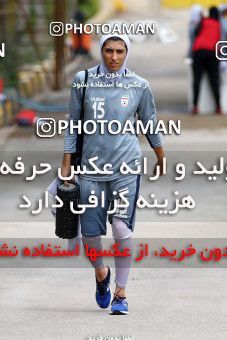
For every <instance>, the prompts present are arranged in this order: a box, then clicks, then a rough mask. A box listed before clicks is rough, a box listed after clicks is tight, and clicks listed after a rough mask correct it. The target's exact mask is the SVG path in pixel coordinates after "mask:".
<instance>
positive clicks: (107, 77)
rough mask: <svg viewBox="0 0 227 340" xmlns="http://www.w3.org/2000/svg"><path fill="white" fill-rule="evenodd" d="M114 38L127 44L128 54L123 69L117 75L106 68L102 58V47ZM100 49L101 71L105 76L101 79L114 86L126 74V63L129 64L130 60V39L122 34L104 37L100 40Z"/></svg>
mask: <svg viewBox="0 0 227 340" xmlns="http://www.w3.org/2000/svg"><path fill="white" fill-rule="evenodd" d="M112 37H118V38H121V39H122V40H123V41H124V42H125V44H126V46H127V54H126V57H125V60H124V63H123V65H122V67H121V68H120V69H119V70H118V71H117V72H116V73H115V72H111V71H110V70H109V69H108V68H107V67H106V64H105V63H104V60H103V56H102V47H103V44H104V42H105V41H106V40H107V39H109V38H112ZM99 49H100V55H101V64H100V68H99V71H100V73H101V74H103V76H102V77H101V78H102V80H103V81H105V82H108V83H112V84H114V83H115V82H116V81H117V80H118V79H120V78H121V76H122V75H123V74H124V71H125V69H126V63H127V59H128V55H129V50H130V41H129V38H128V37H127V35H120V34H108V35H103V36H102V38H101V39H100V42H99ZM110 75H111V76H110Z"/></svg>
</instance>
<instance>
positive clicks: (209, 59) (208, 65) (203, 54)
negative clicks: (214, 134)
mask: <svg viewBox="0 0 227 340" xmlns="http://www.w3.org/2000/svg"><path fill="white" fill-rule="evenodd" d="M219 40H221V25H220V21H219V13H218V9H217V7H211V8H210V10H209V17H208V18H203V19H202V20H201V22H200V24H199V25H198V28H197V30H196V38H195V40H194V44H193V47H192V51H193V63H192V70H193V78H194V79H193V93H194V98H193V104H194V107H193V109H192V114H197V113H198V112H199V110H198V99H199V91H200V83H201V78H202V75H203V73H204V71H206V72H207V74H208V77H209V81H210V85H211V89H212V92H213V95H214V99H215V104H216V113H217V114H222V111H221V107H220V93H219V92H220V91H219V61H218V59H217V58H216V53H215V49H216V44H217V42H218V41H219Z"/></svg>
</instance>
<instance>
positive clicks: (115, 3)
mask: <svg viewBox="0 0 227 340" xmlns="http://www.w3.org/2000/svg"><path fill="white" fill-rule="evenodd" d="M195 4H197V5H201V6H202V7H203V13H204V16H206V15H207V13H208V8H209V6H211V5H216V6H218V7H219V8H220V10H221V8H222V7H220V6H223V5H226V1H219V0H211V1H210V0H203V1H192V0H139V1H136V0H108V1H107V0H77V1H75V0H55V1H52V0H0V47H1V46H2V45H1V44H2V43H4V44H5V56H1V55H0V162H2V161H6V162H7V163H8V164H9V165H10V166H12V168H14V165H15V162H16V161H17V157H18V156H21V157H22V161H23V162H24V164H25V168H26V171H25V172H26V174H24V175H23V176H20V175H7V176H1V177H0V213H1V214H0V215H1V218H0V236H1V238H6V239H7V238H23V239H26V238H33V239H34V240H35V239H39V238H53V237H55V234H54V231H55V225H54V218H53V216H52V215H51V214H50V212H49V211H48V210H47V209H46V210H44V211H43V212H42V214H40V215H37V216H34V215H31V211H28V210H23V209H19V208H18V205H19V203H24V202H23V201H22V200H21V197H22V195H23V194H26V195H27V196H28V197H30V198H31V199H32V200H33V202H34V205H35V204H36V203H37V200H38V199H39V198H40V197H41V196H42V195H43V192H44V190H46V188H47V187H48V185H49V184H50V183H51V181H52V180H53V179H54V178H55V177H56V169H57V168H58V167H60V166H61V161H62V157H63V144H64V140H63V135H57V134H56V135H54V136H53V137H52V138H38V136H37V135H36V130H35V123H36V121H37V119H38V118H39V117H41V118H53V119H54V120H55V121H57V120H59V119H65V114H66V113H67V110H68V101H69V95H70V88H71V85H72V80H73V78H74V75H75V74H76V73H77V72H78V71H79V70H84V69H86V68H88V67H92V66H94V65H97V64H98V63H99V61H100V55H99V48H98V41H99V39H100V36H96V35H93V36H86V35H84V36H81V35H75V34H72V33H68V34H63V35H61V36H57V37H56V36H52V35H50V33H49V26H50V23H51V22H53V21H54V22H63V23H66V22H67V23H73V22H77V23H83V24H84V23H99V24H100V23H101V24H102V23H110V24H113V23H115V22H117V23H133V22H137V23H139V22H141V23H142V22H144V23H145V22H149V23H155V24H156V32H155V34H154V35H152V36H148V37H147V36H143V35H137V36H133V35H132V36H130V39H131V51H130V56H129V60H128V68H129V69H130V70H131V71H135V72H136V73H137V74H139V75H140V76H142V77H144V78H146V79H147V80H148V81H149V82H150V84H151V87H152V90H153V93H154V98H155V103H156V107H157V114H158V118H160V119H163V121H164V122H165V123H167V122H168V120H170V119H172V120H174V121H176V120H180V121H181V134H180V135H174V134H173V135H167V136H164V141H165V150H166V154H167V160H170V162H169V165H170V172H169V173H168V176H165V177H163V178H160V179H159V180H158V181H157V183H152V182H150V181H148V180H147V179H146V178H144V179H143V181H142V185H141V194H142V195H148V194H150V193H151V191H152V190H153V192H155V194H156V195H157V196H156V197H158V198H159V199H160V200H161V199H162V198H163V199H164V198H165V197H172V196H173V195H172V192H173V190H178V191H179V192H180V193H181V194H190V193H191V194H192V196H194V197H195V198H196V202H197V204H198V205H197V207H196V209H194V210H193V211H190V212H188V211H187V212H184V213H182V212H180V213H179V215H176V216H175V217H174V216H173V217H170V216H168V217H167V216H163V215H162V216H161V215H157V214H155V215H154V214H151V212H150V211H142V210H141V211H138V212H137V213H138V215H137V216H138V218H137V223H136V228H135V234H134V236H135V237H136V238H145V239H152V238H161V239H166V238H168V237H169V238H176V239H177V238H189V239H191V238H202V239H203V240H205V239H206V238H214V239H215V238H218V237H219V238H222V239H224V238H227V229H226V183H227V181H226V180H225V179H224V178H223V176H219V177H218V179H217V181H213V182H212V181H208V180H207V178H205V177H204V178H202V179H197V178H195V176H194V178H191V177H190V176H188V177H186V180H185V181H183V182H182V185H181V183H176V181H174V180H173V178H174V171H173V169H174V166H175V165H176V163H177V162H182V161H184V163H185V164H187V166H188V167H187V169H189V170H192V168H193V166H194V165H195V164H196V161H199V160H201V159H203V160H204V164H207V165H208V166H209V167H212V166H213V165H214V164H219V163H217V162H218V159H219V157H220V156H223V157H225V166H226V162H227V157H226V152H227V115H226V113H227V102H226V101H227V72H226V62H225V61H223V62H221V63H220V64H221V65H222V67H221V68H220V75H221V84H220V91H221V104H222V108H223V113H224V114H223V115H217V114H214V113H215V112H214V111H215V104H214V100H213V96H212V93H211V90H210V87H209V84H208V81H207V78H206V77H203V79H202V84H201V85H202V86H201V93H200V100H199V106H200V113H199V114H198V115H192V114H191V109H192V70H191V66H192V60H191V58H190V56H189V48H190V39H189V29H190V21H191V9H192V6H193V5H195ZM225 20H227V19H226V16H225V15H224V16H223V22H224V21H225ZM225 40H226V39H225ZM140 138H141V148H142V151H143V154H144V156H147V157H148V158H150V162H151V163H150V164H151V166H150V170H151V172H152V170H153V164H154V162H155V159H154V157H153V156H152V155H151V149H150V147H149V145H148V143H147V142H146V140H145V139H144V138H143V136H141V137H140ZM152 157H153V158H152ZM40 162H48V163H50V164H51V165H52V172H51V173H48V174H44V175H42V176H40V177H39V178H36V179H35V180H33V181H25V175H26V176H29V175H31V168H32V165H34V164H36V165H38V164H40ZM187 175H188V173H187ZM107 235H108V236H110V237H111V230H110V228H108V234H107ZM64 241H65V245H66V247H67V240H64ZM3 260H4V259H3ZM88 282H92V284H93V283H94V277H93V273H92V272H91V270H89V269H87V268H86V269H78V268H76V269H72V268H65V269H56V268H47V269H45V268H39V269H37V268H19V269H18V268H9V269H7V268H6V269H4V268H1V287H0V290H1V294H0V303H1V311H2V315H3V316H4V320H3V322H2V323H1V321H0V337H1V336H2V339H6V338H7V339H8V338H9V335H10V336H11V337H12V339H30V338H31V334H33V336H34V337H35V338H37V339H53V338H59V339H64V338H66V336H67V337H68V336H70V337H71V338H73V339H85V337H86V338H88V336H89V335H90V336H92V335H95V334H96V335H100V336H105V335H106V336H107V335H109V336H111V335H112V336H114V335H119V334H128V335H132V336H134V337H135V338H134V339H145V340H146V339H149V340H150V339H151V338H152V339H158V340H160V339H208V338H210V339H211V338H212V339H213V338H217V339H225V338H227V329H226V303H224V301H226V298H224V296H226V284H225V282H226V270H225V269H217V270H215V269H214V270H212V269H211V270H208V269H207V270H204V271H203V270H201V269H194V270H193V269H192V270H190V269H188V270H187V271H186V270H183V269H179V270H178V269H171V268H165V269H162V270H159V268H155V269H151V268H149V269H148V270H145V269H135V268H134V269H133V270H132V272H131V274H130V280H129V286H128V287H129V290H128V297H129V299H130V308H132V311H133V313H132V315H131V316H130V318H128V319H127V320H124V322H121V323H119V320H118V319H114V320H113V319H110V317H109V315H108V314H101V311H99V312H100V313H99V312H98V317H97V311H96V306H95V302H94V301H93V300H92V302H91V295H92V294H93V291H92V290H89V292H88V290H87V289H88ZM138 287H139V292H138ZM50 288H51V289H50ZM93 288H94V287H93V286H92V289H93ZM135 292H136V296H138V297H139V300H140V301H139V304H138V299H137V298H135ZM92 298H93V295H92ZM12 307H13V308H12ZM63 315H64V316H63ZM107 315H108V317H106V316H107ZM12 325H13V326H12ZM88 325H89V327H90V329H91V330H92V331H90V329H89V327H88ZM116 333H117V334H116Z"/></svg>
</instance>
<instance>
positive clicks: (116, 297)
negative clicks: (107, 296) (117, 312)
mask: <svg viewBox="0 0 227 340" xmlns="http://www.w3.org/2000/svg"><path fill="white" fill-rule="evenodd" d="M125 299H126V297H123V296H120V295H117V294H114V298H113V301H112V302H114V301H118V300H125Z"/></svg>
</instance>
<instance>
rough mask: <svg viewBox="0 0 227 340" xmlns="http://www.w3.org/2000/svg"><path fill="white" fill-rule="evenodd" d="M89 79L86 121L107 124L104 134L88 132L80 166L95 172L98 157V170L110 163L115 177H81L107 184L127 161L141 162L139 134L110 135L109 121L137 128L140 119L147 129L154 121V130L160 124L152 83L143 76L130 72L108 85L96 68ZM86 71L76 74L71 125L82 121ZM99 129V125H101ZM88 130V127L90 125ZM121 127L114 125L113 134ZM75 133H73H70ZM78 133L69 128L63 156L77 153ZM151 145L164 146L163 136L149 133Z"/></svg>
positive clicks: (70, 110) (85, 101)
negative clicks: (91, 163) (94, 159)
mask: <svg viewBox="0 0 227 340" xmlns="http://www.w3.org/2000/svg"><path fill="white" fill-rule="evenodd" d="M88 72H89V77H88V82H87V87H86V92H85V99H84V122H86V121H89V120H91V121H94V122H97V123H98V122H100V121H103V122H105V125H103V126H105V127H104V128H105V132H104V133H103V134H102V133H101V132H100V131H101V130H99V129H97V131H96V132H95V133H92V134H88V133H85V134H84V137H83V151H82V161H81V165H82V166H83V165H85V166H86V167H87V169H89V170H92V167H91V166H90V163H89V161H88V160H89V159H90V158H93V157H98V159H97V161H96V162H95V164H96V165H97V166H98V168H99V169H103V166H104V165H105V164H107V163H110V164H111V165H112V170H113V174H109V175H103V174H102V175H101V174H97V175H89V174H84V175H82V176H83V177H85V178H88V179H91V180H94V181H97V180H99V181H106V180H113V179H115V178H117V177H118V176H119V174H120V172H119V169H120V166H121V164H122V162H126V163H127V164H128V165H129V166H130V167H132V168H133V166H135V165H138V164H139V162H140V159H141V155H142V152H141V149H140V145H139V140H138V136H137V134H133V133H131V131H123V132H124V133H121V132H120V133H117V134H111V133H110V131H109V129H108V128H107V126H108V123H109V122H111V121H112V122H113V121H118V122H119V124H120V125H121V126H122V127H124V126H125V124H126V123H128V122H129V121H130V122H131V125H132V126H134V124H135V123H136V121H137V119H139V120H141V121H142V124H143V125H144V126H146V124H147V123H148V122H149V121H152V124H153V127H154V131H155V126H156V125H157V117H156V108H155V103H154V98H153V95H152V92H151V88H150V85H149V83H148V82H147V81H146V80H145V79H143V78H142V77H140V76H138V75H136V74H135V73H132V72H130V71H129V70H127V71H126V72H125V74H124V75H123V76H122V77H121V78H120V79H119V80H118V81H117V83H116V84H112V83H105V82H104V81H103V80H102V77H101V75H99V68H98V67H97V66H95V67H93V68H91V69H89V70H88ZM84 79H85V72H84V71H80V72H78V73H77V74H76V76H75V78H74V80H73V85H72V89H71V95H70V103H69V122H70V121H71V122H73V124H76V123H77V122H78V120H80V114H81V99H82V92H83V87H81V84H83V83H84ZM97 126H100V125H99V124H98V125H97ZM87 127H88V126H87ZM118 127H119V125H117V124H115V123H113V124H112V131H113V130H116V129H117V128H118ZM71 132H72V131H71ZM77 133H78V131H77V130H76V129H75V130H74V131H73V133H70V129H69V128H68V129H67V130H66V133H65V143H64V153H74V152H76V143H77ZM146 137H147V139H148V142H149V144H150V146H151V147H152V148H156V147H159V146H161V145H163V140H162V137H161V136H160V134H159V133H157V134H154V133H146Z"/></svg>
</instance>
